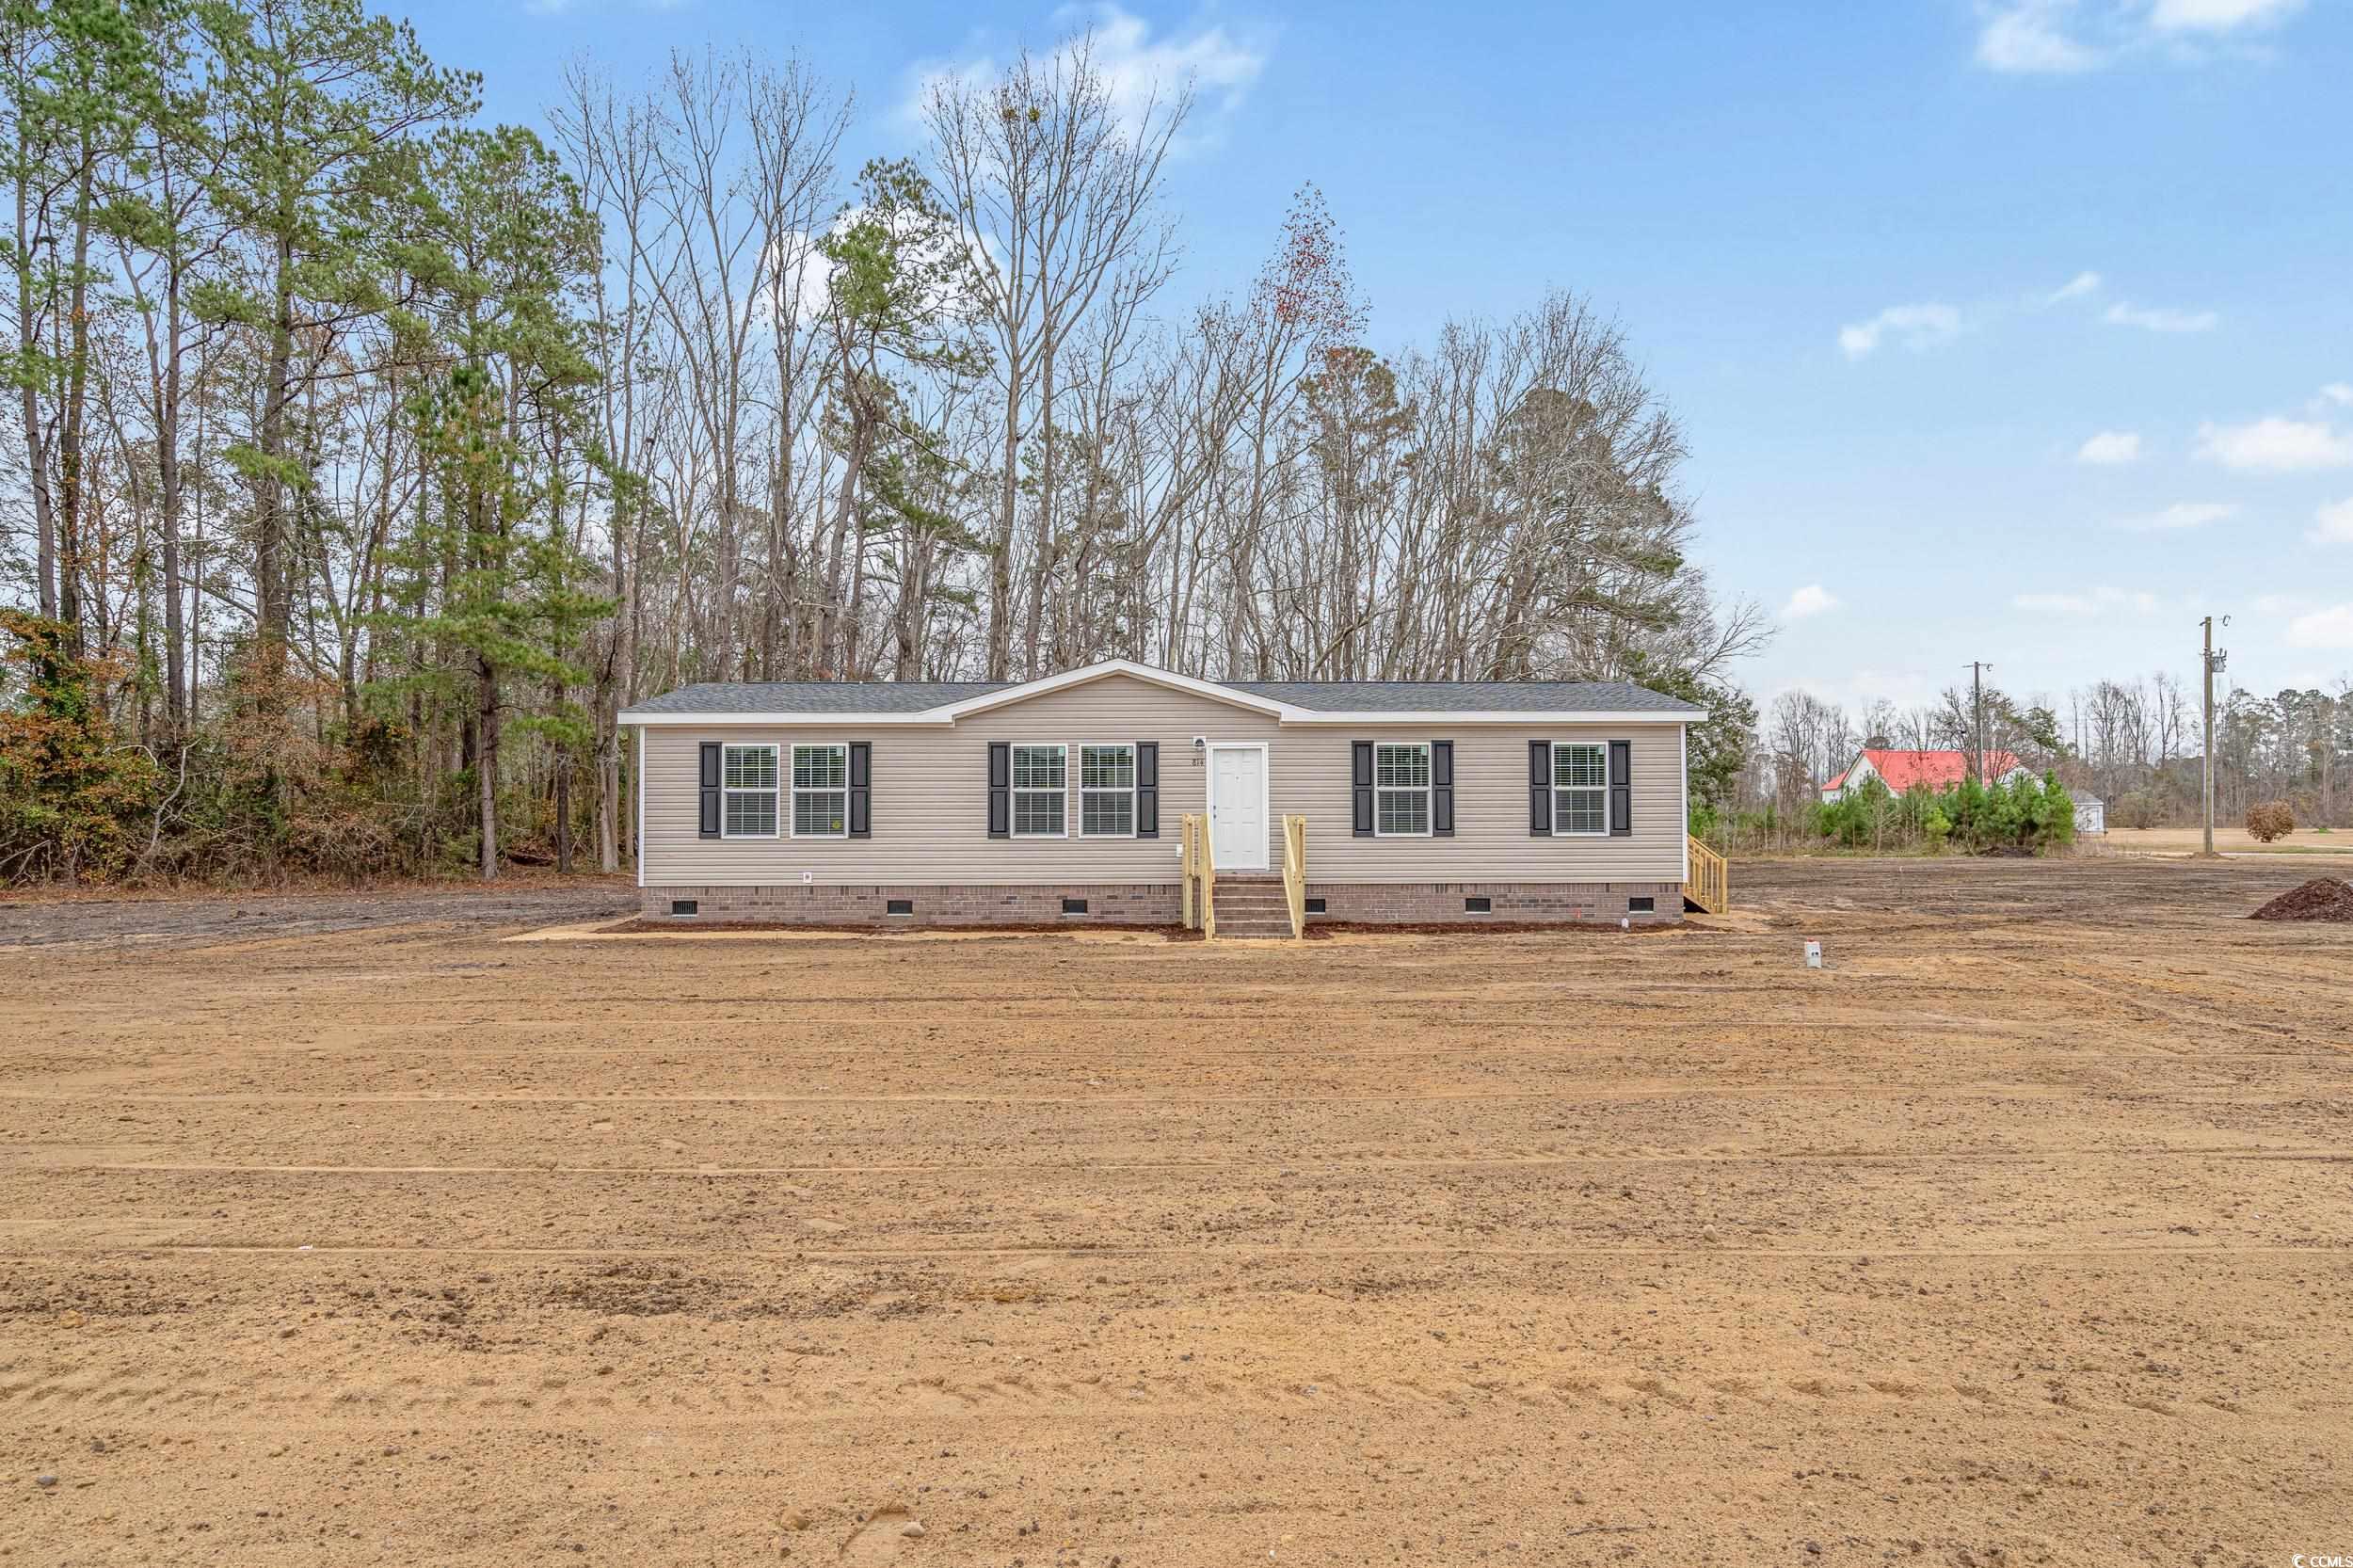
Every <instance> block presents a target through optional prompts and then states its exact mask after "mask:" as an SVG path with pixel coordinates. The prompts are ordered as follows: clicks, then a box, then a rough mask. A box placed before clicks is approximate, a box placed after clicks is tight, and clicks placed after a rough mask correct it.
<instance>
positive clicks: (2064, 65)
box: [1977, 0, 2103, 76]
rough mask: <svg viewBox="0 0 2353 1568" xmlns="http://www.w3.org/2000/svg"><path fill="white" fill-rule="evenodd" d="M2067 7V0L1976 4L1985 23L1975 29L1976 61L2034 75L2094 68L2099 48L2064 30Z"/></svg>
mask: <svg viewBox="0 0 2353 1568" xmlns="http://www.w3.org/2000/svg"><path fill="white" fill-rule="evenodd" d="M2073 9H2074V6H2073V0H2022V3H2019V4H2014V5H2007V6H1998V7H1995V8H1992V9H1990V10H1981V11H1980V14H1981V15H1983V16H1984V18H1985V26H1984V27H1983V28H1982V29H1980V30H1979V31H1978V33H1977V63H1978V64H1979V65H1981V66H1984V67H1985V68H1986V69H1987V70H1989V71H2000V72H2020V73H2025V74H2030V75H2038V76H2065V75H2073V74H2074V73H2076V72H2084V71H2094V70H2097V69H2098V68H2099V67H2100V65H2101V64H2102V63H2103V61H2102V58H2101V55H2100V52H2099V51H2098V50H2096V49H2091V48H2088V47H2087V46H2085V45H2084V44H2082V43H2079V42H2077V41H2076V40H2074V39H2073V37H2072V36H2070V34H2069V32H2068V29H2067V19H2068V13H2069V12H2071V11H2072V10H2073Z"/></svg>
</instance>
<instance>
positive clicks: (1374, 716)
mask: <svg viewBox="0 0 2353 1568" xmlns="http://www.w3.org/2000/svg"><path fill="white" fill-rule="evenodd" d="M1025 695H1026V694H1025ZM946 712H947V710H946V709H944V708H934V709H930V710H927V711H926V712H920V713H837V712H815V711H813V710H804V711H798V712H761V713H743V712H723V711H718V710H709V711H704V712H691V713H683V712H681V713H671V712H659V713H647V712H638V711H637V710H635V709H629V708H625V709H623V710H622V711H621V714H620V718H619V721H618V722H620V723H622V724H627V725H634V726H637V727H638V728H646V729H687V728H696V729H700V728H712V727H714V726H726V725H744V724H748V725H760V726H764V727H766V728H777V727H779V726H797V725H825V726H830V727H834V728H861V729H863V728H872V727H874V726H879V725H892V726H901V725H904V726H912V727H919V728H921V727H928V728H934V729H948V728H953V727H954V725H955V720H954V719H952V718H944V717H942V716H941V715H942V714H944V713H946ZM1706 717H1707V714H1706V712H1705V711H1704V710H1701V709H1684V710H1669V711H1661V710H1656V709H1636V710H1634V711H1632V712H1599V711H1596V710H1577V709H1533V708H1528V709H1516V708H1515V709H1509V710H1506V709H1487V708H1481V709H1475V710H1473V711H1471V712H1440V711H1438V710H1436V709H1419V708H1405V709H1398V710H1395V711H1391V712H1378V713H1327V712H1310V711H1308V710H1306V709H1304V708H1294V709H1291V710H1289V712H1286V713H1284V714H1283V715H1282V716H1281V718H1280V720H1279V722H1280V723H1281V724H1282V725H1283V727H1284V728H1290V727H1291V726H1293V725H1300V726H1317V725H1335V724H1337V725H1346V726H1348V727H1350V728H1356V729H1369V728H1400V727H1403V726H1412V727H1414V728H1427V727H1429V726H1432V725H1444V726H1447V727H1449V728H1463V727H1466V726H1481V725H1503V726H1510V725H1516V726H1518V727H1520V728H1530V727H1536V728H1541V727H1544V726H1546V725H1555V724H1607V725H1628V724H1687V725H1688V724H1698V723H1701V722H1703V721H1704V720H1705V718H1706Z"/></svg>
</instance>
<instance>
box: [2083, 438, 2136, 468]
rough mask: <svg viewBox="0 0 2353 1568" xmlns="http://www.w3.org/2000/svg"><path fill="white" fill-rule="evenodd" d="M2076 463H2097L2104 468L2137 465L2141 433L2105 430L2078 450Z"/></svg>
mask: <svg viewBox="0 0 2353 1568" xmlns="http://www.w3.org/2000/svg"><path fill="white" fill-rule="evenodd" d="M2075 461H2077V462H2079V463H2097V464H2099V465H2100V466H2101V467H2103V468H2114V467H2117V466H2118V465H2120V464H2123V463H2137V462H2138V461H2140V433H2139V432H2138V431H2137V430H2103V431H2101V432H2100V433H2099V434H2098V435H2096V436H2094V437H2092V438H2091V439H2090V440H2088V441H2086V442H2084V444H2083V445H2082V446H2080V447H2078V448H2077V449H2076V451H2075Z"/></svg>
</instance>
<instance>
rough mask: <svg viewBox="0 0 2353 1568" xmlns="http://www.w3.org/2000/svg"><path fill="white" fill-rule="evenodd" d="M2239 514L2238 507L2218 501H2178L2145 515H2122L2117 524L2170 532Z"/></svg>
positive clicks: (2140, 531)
mask: <svg viewBox="0 0 2353 1568" xmlns="http://www.w3.org/2000/svg"><path fill="white" fill-rule="evenodd" d="M2236 516H2238V507H2237V506H2235V505H2233V504H2228V503H2224V502H2219V501H2177V502H2175V503H2174V504H2172V505H2170V506H2168V507H2167V508H2166V509H2165V510H2164V511H2162V512H2151V513H2149V514H2148V515H2146V516H2144V517H2137V518H2122V519H2120V520H2118V521H2117V524H2116V526H2117V527H2119V528H2121V529H2123V530H2124V531H2125V532H2127V533H2132V534H2169V533H2176V532H2178V531H2180V530H2182V529H2185V528H2203V527H2204V526H2206V524H2208V523H2210V522H2220V521H2222V520H2224V519H2225V518H2234V517H2236Z"/></svg>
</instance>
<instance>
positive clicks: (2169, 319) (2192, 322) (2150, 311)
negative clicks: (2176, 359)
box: [2103, 299, 2222, 332]
mask: <svg viewBox="0 0 2353 1568" xmlns="http://www.w3.org/2000/svg"><path fill="white" fill-rule="evenodd" d="M2103 319H2105V321H2107V322H2108V324H2109V325H2111V326H2115V327H2138V328H2143V329H2144V330H2147V331H2151V332H2211V331H2213V330H2214V329H2215V328H2217V327H2218V326H2220V325H2221V324H2222V318H2221V317H2220V316H2218V315H2217V314H2216V313H2215V312H2212V311H2175V310H2169V309H2166V308H2165V307H2163V306H2151V307H2145V308H2144V307H2142V306H2138V305H2130V304H2127V303H2125V302H2124V301H2123V300H2121V299H2120V300H2118V301H2117V302H2116V303H2115V304H2113V305H2111V306H2109V307H2108V313H2107V315H2106V316H2105V317H2104V318H2103Z"/></svg>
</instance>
